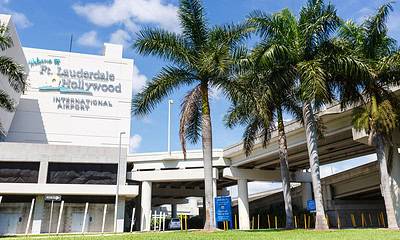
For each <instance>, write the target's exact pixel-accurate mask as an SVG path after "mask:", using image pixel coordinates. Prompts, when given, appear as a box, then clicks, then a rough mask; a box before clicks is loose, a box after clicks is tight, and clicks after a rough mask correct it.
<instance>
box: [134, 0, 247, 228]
mask: <svg viewBox="0 0 400 240" xmlns="http://www.w3.org/2000/svg"><path fill="white" fill-rule="evenodd" d="M178 15H179V20H180V25H181V30H182V33H172V32H168V31H165V30H162V29H144V30H142V31H140V32H139V35H138V39H137V40H136V42H135V44H134V48H136V49H137V50H138V52H139V53H140V54H142V55H153V56H158V57H160V58H162V59H165V60H167V61H169V62H170V63H171V64H170V65H168V66H166V67H164V68H163V69H162V70H161V72H160V73H159V74H158V75H157V76H156V77H154V78H153V80H152V81H150V82H149V83H147V85H146V86H145V88H144V89H143V91H142V92H140V93H138V94H137V95H136V96H134V98H133V100H132V113H133V114H134V115H139V116H140V115H145V114H148V113H149V112H151V111H152V110H153V109H154V107H155V106H156V105H157V104H158V103H159V102H160V101H161V100H162V99H163V98H164V97H166V96H167V95H169V94H170V93H172V92H173V91H174V90H176V89H177V88H179V87H181V86H185V85H189V86H193V85H194V88H193V89H192V90H191V91H189V92H188V93H187V95H186V96H185V97H184V99H183V102H182V104H181V108H182V109H181V119H180V131H179V135H180V140H181V145H182V150H183V154H184V156H185V158H186V140H189V141H190V142H191V143H197V142H198V141H199V140H200V138H201V140H202V147H203V159H204V185H205V187H204V188H205V201H206V202H205V207H206V216H205V218H206V221H205V225H204V228H205V229H207V230H210V229H213V228H215V223H214V207H213V192H212V189H213V187H212V186H213V182H212V128H211V116H210V101H209V93H208V92H209V90H210V88H220V89H222V90H223V89H225V88H226V87H228V86H229V78H228V76H229V74H230V71H231V68H232V63H233V58H232V57H235V56H240V52H241V49H242V47H240V46H241V44H239V43H240V42H241V40H242V39H243V37H244V36H245V35H246V32H247V31H248V30H247V26H244V25H243V26H242V25H240V26H239V25H226V26H222V27H218V26H217V27H210V26H208V24H207V20H206V18H205V14H204V9H203V7H202V5H201V2H200V0H181V1H180V6H179V11H178Z"/></svg>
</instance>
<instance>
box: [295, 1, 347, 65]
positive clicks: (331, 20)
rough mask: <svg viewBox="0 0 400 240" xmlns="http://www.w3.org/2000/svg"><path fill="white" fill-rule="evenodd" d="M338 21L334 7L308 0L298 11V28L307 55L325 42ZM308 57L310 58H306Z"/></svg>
mask: <svg viewBox="0 0 400 240" xmlns="http://www.w3.org/2000/svg"><path fill="white" fill-rule="evenodd" d="M339 24H340V19H339V17H338V16H337V14H336V9H335V7H334V6H333V5H332V4H331V3H328V4H325V3H324V1H323V0H309V1H308V2H307V4H306V6H305V7H303V8H302V9H301V11H300V19H299V27H300V29H301V30H300V31H301V36H302V38H303V39H304V40H303V42H304V44H305V47H306V49H307V53H308V54H312V53H313V51H314V49H315V48H316V47H317V46H318V45H319V44H320V43H321V42H324V41H326V40H327V39H328V38H329V37H330V35H331V34H332V33H333V32H335V31H336V29H337V28H338V27H339ZM308 57H310V56H308Z"/></svg>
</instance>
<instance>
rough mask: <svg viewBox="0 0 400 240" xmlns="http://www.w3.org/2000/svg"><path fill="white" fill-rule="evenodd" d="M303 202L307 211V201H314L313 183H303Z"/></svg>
mask: <svg viewBox="0 0 400 240" xmlns="http://www.w3.org/2000/svg"><path fill="white" fill-rule="evenodd" d="M301 189H302V190H301V201H302V202H303V208H304V209H307V201H308V200H312V199H313V195H312V185H311V183H301Z"/></svg>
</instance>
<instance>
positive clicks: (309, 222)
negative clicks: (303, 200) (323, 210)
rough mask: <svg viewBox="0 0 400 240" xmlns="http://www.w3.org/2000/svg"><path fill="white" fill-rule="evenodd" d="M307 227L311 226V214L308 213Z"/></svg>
mask: <svg viewBox="0 0 400 240" xmlns="http://www.w3.org/2000/svg"><path fill="white" fill-rule="evenodd" d="M308 228H311V215H308Z"/></svg>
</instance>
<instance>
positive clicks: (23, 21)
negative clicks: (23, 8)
mask: <svg viewBox="0 0 400 240" xmlns="http://www.w3.org/2000/svg"><path fill="white" fill-rule="evenodd" d="M9 2H10V1H9V0H2V1H0V11H1V12H2V13H6V14H11V15H12V20H13V22H14V23H15V25H16V26H17V27H20V28H27V27H30V26H32V25H33V24H32V22H31V21H29V19H28V18H27V17H26V16H25V14H23V13H20V12H16V11H13V10H11V9H9V8H8V7H7V6H6V5H7V4H8V3H9Z"/></svg>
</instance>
